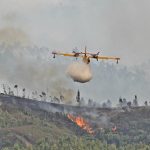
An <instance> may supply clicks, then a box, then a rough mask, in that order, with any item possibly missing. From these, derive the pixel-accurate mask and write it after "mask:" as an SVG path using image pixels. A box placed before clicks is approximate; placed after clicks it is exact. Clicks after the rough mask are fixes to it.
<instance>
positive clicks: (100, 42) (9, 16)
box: [0, 0, 150, 99]
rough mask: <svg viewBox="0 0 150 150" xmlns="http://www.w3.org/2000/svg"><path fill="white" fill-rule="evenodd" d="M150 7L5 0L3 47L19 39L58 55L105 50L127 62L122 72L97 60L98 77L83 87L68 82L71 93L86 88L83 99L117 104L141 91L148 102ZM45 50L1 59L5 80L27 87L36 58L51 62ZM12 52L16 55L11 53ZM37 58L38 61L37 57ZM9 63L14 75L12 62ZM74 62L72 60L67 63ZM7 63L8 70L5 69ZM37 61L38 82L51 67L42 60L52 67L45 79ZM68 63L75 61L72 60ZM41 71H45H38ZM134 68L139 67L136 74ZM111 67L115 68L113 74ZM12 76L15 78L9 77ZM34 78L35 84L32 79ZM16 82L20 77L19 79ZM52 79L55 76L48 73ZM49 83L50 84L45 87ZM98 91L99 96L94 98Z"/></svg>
mask: <svg viewBox="0 0 150 150" xmlns="http://www.w3.org/2000/svg"><path fill="white" fill-rule="evenodd" d="M149 8H150V0H0V42H2V41H5V42H7V43H9V42H11V41H13V42H14V41H17V40H18V41H19V42H21V43H25V44H29V45H36V46H38V47H43V46H44V47H47V48H49V52H51V51H52V50H62V51H68V52H69V51H72V49H73V48H74V47H78V49H82V50H83V49H84V46H85V45H86V46H87V47H88V49H89V51H91V52H95V51H97V50H99V49H100V50H102V51H101V54H102V55H107V56H118V57H121V61H120V64H119V65H118V66H117V67H118V68H120V69H119V70H118V71H117V70H116V68H117V67H116V68H115V67H114V66H111V63H110V65H108V66H106V68H105V67H103V64H100V65H99V63H97V62H96V61H93V62H94V63H92V68H93V70H94V78H93V79H92V81H90V82H89V83H87V84H84V85H79V84H74V83H73V82H72V81H71V80H67V78H66V79H65V80H66V82H68V88H70V87H73V88H74V89H75V90H77V89H78V88H79V87H80V89H81V91H82V93H83V96H86V95H87V97H93V98H95V99H98V98H101V99H107V98H109V97H112V98H114V99H116V97H117V98H118V97H119V96H120V95H122V94H123V93H125V96H129V97H131V96H133V95H134V94H136V92H139V93H140V95H142V98H145V97H146V98H147V97H148V96H149V90H150V86H149V85H150V84H149V83H150V80H149V77H150V71H149V64H150V50H149V49H150V42H149V39H150V9H149ZM14 49H15V48H14ZM6 50H7V49H6ZM41 50H42V49H41ZM39 51H40V50H38V53H36V51H34V52H33V53H32V52H31V51H30V49H29V50H28V52H27V53H28V55H27V54H25V56H24V51H22V52H21V54H20V52H19V53H18V51H14V52H13V55H14V57H11V55H12V54H8V52H5V53H4V54H3V55H0V56H1V60H0V61H1V64H0V66H1V67H3V72H2V71H1V70H2V69H1V68H0V69H1V70H0V76H1V77H5V79H6V80H7V79H8V80H9V81H14V82H15V81H17V80H19V79H20V83H22V74H23V75H24V73H25V72H26V71H27V70H28V66H30V61H31V60H30V59H32V57H34V55H36V57H37V58H38V57H39V58H40V57H43V58H44V57H45V58H46V59H47V58H48V59H49V57H50V56H48V55H49V52H48V51H47V52H45V51H44V52H43V56H42V51H40V53H39ZM9 53H12V52H11V50H10V49H9ZM32 54H33V56H31V55H32ZM44 55H45V56H44ZM4 56H5V58H4ZM20 56H21V57H22V58H21V57H20ZM23 57H25V58H23ZM2 58H3V59H2ZM9 58H10V61H12V64H13V66H14V68H13V69H14V70H13V69H12V66H10V64H9V61H7V59H9ZM13 58H14V59H13ZM16 58H17V59H18V58H19V59H22V60H24V61H22V64H20V65H21V67H18V66H17V65H19V64H17V63H18V61H17V59H16ZM68 59H69V58H68ZM68 59H67V58H66V60H67V61H68ZM29 60H30V61H29ZM63 60H64V58H61V59H60V62H59V59H57V60H55V62H57V64H60V63H62V61H63ZM3 62H4V63H6V65H3ZM23 62H24V64H23ZM31 62H32V61H31ZM33 62H34V63H33V66H30V67H31V69H30V70H33V69H32V68H34V69H35V71H34V74H32V75H33V77H32V78H33V80H34V81H35V83H36V82H37V78H35V75H37V76H38V74H39V77H38V79H40V77H41V76H42V77H44V73H45V72H46V71H47V70H48V69H51V67H49V66H50V64H49V63H50V60H46V61H45V59H42V63H43V64H45V66H46V67H45V68H43V67H44V66H42V68H43V74H42V73H41V72H40V69H39V68H40V67H41V66H40V64H39V63H40V62H39V59H38V60H34V59H33ZM53 62H54V61H53ZM68 62H71V59H69V61H68ZM16 64H17V65H16ZM68 64H69V63H68ZM98 65H99V66H98ZM135 65H138V67H137V69H135V67H133V66H135ZM16 66H17V67H16ZM23 66H25V69H22V70H21V71H20V72H21V73H20V74H19V76H17V75H16V70H15V69H16V68H17V69H18V68H23ZM35 66H38V67H39V68H35ZM115 66H116V65H115ZM124 66H127V68H124ZM128 66H130V67H133V68H134V69H133V72H132V70H131V68H130V69H129V68H128ZM57 67H58V66H57ZM63 67H67V66H63ZM7 68H10V69H7ZM111 68H113V69H112V70H111ZM36 69H37V70H36ZM12 70H13V71H12ZM54 70H55V67H54ZM62 70H63V69H61V73H62V74H64V75H65V71H64V72H62ZM12 72H13V73H12ZM8 73H9V76H7V75H8ZM31 73H32V72H31ZM28 74H29V75H28V76H29V78H30V80H32V78H31V77H30V76H31V74H30V73H28ZM58 74H60V73H58ZM64 75H63V76H64ZM15 76H16V77H15ZM7 77H8V78H7ZM13 77H15V78H14V79H13ZM46 77H49V74H48V73H47V74H46V76H45V78H46ZM64 78H65V77H64ZM24 79H25V81H24V83H25V82H26V83H27V82H28V81H30V80H28V78H27V79H26V75H25V77H24ZM48 79H49V78H48ZM48 79H44V80H45V82H47V80H48ZM41 82H42V83H45V82H43V81H41ZM30 83H31V82H30ZM97 83H98V84H97ZM112 84H113V85H112ZM134 85H136V86H134ZM22 86H24V85H22ZM26 86H28V85H26ZM129 86H130V87H129ZM33 87H34V86H33ZM35 87H37V85H35ZM143 89H145V90H143ZM92 90H93V91H92ZM108 91H109V93H108ZM94 92H95V94H93V93H94ZM100 93H101V94H100ZM94 96H95V97H94Z"/></svg>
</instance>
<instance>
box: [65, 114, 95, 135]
mask: <svg viewBox="0 0 150 150" xmlns="http://www.w3.org/2000/svg"><path fill="white" fill-rule="evenodd" d="M67 117H68V118H69V119H70V120H71V121H73V122H75V123H76V124H77V125H78V126H79V127H80V128H82V129H83V130H85V131H87V132H88V133H90V134H93V133H94V131H93V129H92V128H91V127H90V125H89V124H88V123H87V121H86V120H85V119H84V118H82V117H80V116H77V117H75V116H73V115H71V114H68V115H67Z"/></svg>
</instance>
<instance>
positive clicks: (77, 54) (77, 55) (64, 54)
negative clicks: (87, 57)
mask: <svg viewBox="0 0 150 150" xmlns="http://www.w3.org/2000/svg"><path fill="white" fill-rule="evenodd" d="M52 54H54V55H62V56H69V57H80V54H82V53H62V52H52Z"/></svg>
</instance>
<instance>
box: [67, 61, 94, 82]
mask: <svg viewBox="0 0 150 150" xmlns="http://www.w3.org/2000/svg"><path fill="white" fill-rule="evenodd" d="M67 74H68V75H69V76H70V77H71V78H72V79H73V80H74V81H75V82H80V83H85V82H88V81H90V80H91V79H92V71H91V67H90V65H88V64H85V63H79V62H74V63H72V64H71V65H69V67H68V69H67Z"/></svg>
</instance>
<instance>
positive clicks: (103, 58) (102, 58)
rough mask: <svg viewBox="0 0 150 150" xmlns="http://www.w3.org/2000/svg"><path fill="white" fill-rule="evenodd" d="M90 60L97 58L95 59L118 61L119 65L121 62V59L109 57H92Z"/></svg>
mask: <svg viewBox="0 0 150 150" xmlns="http://www.w3.org/2000/svg"><path fill="white" fill-rule="evenodd" d="M89 58H95V59H97V60H98V59H101V60H109V59H110V60H116V61H117V63H118V61H119V60H120V58H119V57H109V56H96V57H93V56H90V57H89Z"/></svg>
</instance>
